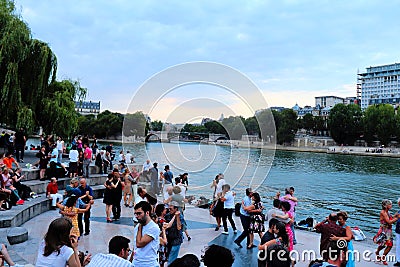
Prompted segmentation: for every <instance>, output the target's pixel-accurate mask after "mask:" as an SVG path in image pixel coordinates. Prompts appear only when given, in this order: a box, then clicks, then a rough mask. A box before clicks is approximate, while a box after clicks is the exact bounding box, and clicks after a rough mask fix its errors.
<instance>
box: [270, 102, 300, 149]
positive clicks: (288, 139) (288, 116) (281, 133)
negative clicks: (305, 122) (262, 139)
mask: <svg viewBox="0 0 400 267" xmlns="http://www.w3.org/2000/svg"><path fill="white" fill-rule="evenodd" d="M273 114H274V118H275V119H276V120H275V125H276V135H277V143H278V144H280V145H282V144H290V143H292V142H293V140H294V136H295V134H296V132H297V129H298V121H297V114H296V112H294V110H292V109H285V110H283V111H282V112H281V113H279V112H274V113H273Z"/></svg>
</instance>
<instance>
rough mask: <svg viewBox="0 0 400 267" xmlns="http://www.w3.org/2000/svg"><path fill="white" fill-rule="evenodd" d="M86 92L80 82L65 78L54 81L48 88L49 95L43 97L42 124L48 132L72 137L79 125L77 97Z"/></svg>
mask: <svg viewBox="0 0 400 267" xmlns="http://www.w3.org/2000/svg"><path fill="white" fill-rule="evenodd" d="M85 93H86V89H84V88H81V87H80V85H79V83H78V82H73V81H69V80H63V81H61V82H57V81H55V82H53V83H51V84H50V86H49V88H48V96H47V97H45V98H44V99H43V112H42V114H41V116H40V121H41V125H43V130H44V131H45V132H46V133H56V134H57V135H60V136H67V137H71V136H72V134H73V133H74V132H75V131H76V129H77V127H78V114H77V112H76V111H75V102H74V99H75V98H77V97H78V98H79V96H82V95H84V94H85Z"/></svg>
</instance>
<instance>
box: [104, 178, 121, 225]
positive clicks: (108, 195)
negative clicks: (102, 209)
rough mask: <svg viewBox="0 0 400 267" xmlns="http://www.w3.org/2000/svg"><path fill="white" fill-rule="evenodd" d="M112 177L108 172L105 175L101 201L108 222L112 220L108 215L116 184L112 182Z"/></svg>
mask: <svg viewBox="0 0 400 267" xmlns="http://www.w3.org/2000/svg"><path fill="white" fill-rule="evenodd" d="M113 179H114V175H113V174H112V173H110V174H109V175H108V177H107V180H106V182H105V183H104V186H105V187H106V190H104V197H103V203H104V204H106V218H107V222H108V223H110V222H112V220H111V218H110V215H111V209H112V204H113V202H114V199H113V195H114V191H115V188H116V187H117V185H118V184H114V183H113Z"/></svg>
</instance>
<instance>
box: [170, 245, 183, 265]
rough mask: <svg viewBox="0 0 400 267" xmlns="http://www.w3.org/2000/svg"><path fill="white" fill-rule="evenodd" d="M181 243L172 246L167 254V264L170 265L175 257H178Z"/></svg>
mask: <svg viewBox="0 0 400 267" xmlns="http://www.w3.org/2000/svg"><path fill="white" fill-rule="evenodd" d="M180 248H181V244H179V245H176V246H172V247H171V250H170V252H169V256H168V265H170V264H171V263H172V262H173V261H174V260H176V258H178V255H179V250H180Z"/></svg>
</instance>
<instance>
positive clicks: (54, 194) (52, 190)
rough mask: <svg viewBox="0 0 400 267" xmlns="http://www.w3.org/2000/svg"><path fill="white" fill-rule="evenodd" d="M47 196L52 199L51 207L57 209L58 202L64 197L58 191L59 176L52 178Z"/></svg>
mask: <svg viewBox="0 0 400 267" xmlns="http://www.w3.org/2000/svg"><path fill="white" fill-rule="evenodd" d="M46 196H47V197H48V198H49V199H50V200H51V209H54V210H55V209H56V204H57V202H59V201H61V200H62V199H63V196H62V195H61V194H59V193H58V184H57V178H56V177H53V178H51V179H50V183H49V184H48V185H47V189H46Z"/></svg>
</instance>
